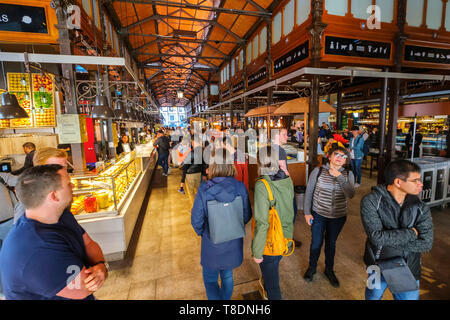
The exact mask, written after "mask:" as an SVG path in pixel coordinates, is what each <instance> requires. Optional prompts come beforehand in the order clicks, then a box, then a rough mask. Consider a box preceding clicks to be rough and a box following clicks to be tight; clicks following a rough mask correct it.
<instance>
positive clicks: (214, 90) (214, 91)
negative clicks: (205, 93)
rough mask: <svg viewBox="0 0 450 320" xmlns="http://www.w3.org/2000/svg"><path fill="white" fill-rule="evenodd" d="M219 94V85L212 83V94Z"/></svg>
mask: <svg viewBox="0 0 450 320" xmlns="http://www.w3.org/2000/svg"><path fill="white" fill-rule="evenodd" d="M218 94H219V87H218V86H216V85H215V84H212V85H211V95H213V96H217V95H218Z"/></svg>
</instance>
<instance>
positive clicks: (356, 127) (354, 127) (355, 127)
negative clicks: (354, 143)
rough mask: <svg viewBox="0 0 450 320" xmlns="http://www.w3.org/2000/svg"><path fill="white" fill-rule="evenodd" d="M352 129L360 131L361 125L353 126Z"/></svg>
mask: <svg viewBox="0 0 450 320" xmlns="http://www.w3.org/2000/svg"><path fill="white" fill-rule="evenodd" d="M350 131H359V127H358V126H353V127H352V129H351V130H350Z"/></svg>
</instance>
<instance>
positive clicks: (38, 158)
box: [33, 147, 67, 166]
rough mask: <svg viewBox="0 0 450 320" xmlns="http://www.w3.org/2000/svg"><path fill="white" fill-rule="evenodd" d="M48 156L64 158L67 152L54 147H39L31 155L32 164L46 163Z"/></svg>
mask: <svg viewBox="0 0 450 320" xmlns="http://www.w3.org/2000/svg"><path fill="white" fill-rule="evenodd" d="M50 158H66V159H67V152H66V151H65V150H63V149H56V148H53V147H44V148H39V149H37V150H36V151H35V153H34V156H33V165H34V166H40V165H44V164H47V161H48V159H50Z"/></svg>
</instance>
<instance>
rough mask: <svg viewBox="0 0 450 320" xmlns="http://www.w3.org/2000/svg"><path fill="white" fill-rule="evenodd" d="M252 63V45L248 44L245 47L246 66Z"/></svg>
mask: <svg viewBox="0 0 450 320" xmlns="http://www.w3.org/2000/svg"><path fill="white" fill-rule="evenodd" d="M250 62H252V43H251V42H249V43H248V45H247V64H250Z"/></svg>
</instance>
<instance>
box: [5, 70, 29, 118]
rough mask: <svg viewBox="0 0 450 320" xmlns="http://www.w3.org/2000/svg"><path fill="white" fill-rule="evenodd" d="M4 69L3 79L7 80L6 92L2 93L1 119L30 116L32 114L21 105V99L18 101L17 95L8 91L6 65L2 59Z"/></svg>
mask: <svg viewBox="0 0 450 320" xmlns="http://www.w3.org/2000/svg"><path fill="white" fill-rule="evenodd" d="M2 71H3V80H4V81H5V88H6V92H4V93H2V96H1V106H0V119H21V118H29V117H30V116H29V115H28V113H27V112H26V111H25V109H24V108H22V107H21V106H20V105H19V101H17V97H16V95H14V94H11V93H9V92H8V88H7V82H6V73H5V66H4V65H3V61H2Z"/></svg>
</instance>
